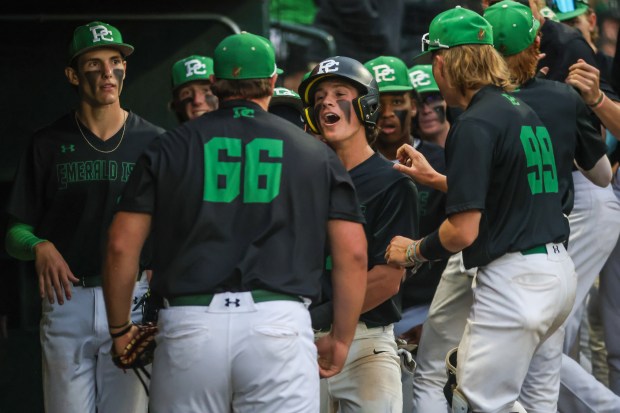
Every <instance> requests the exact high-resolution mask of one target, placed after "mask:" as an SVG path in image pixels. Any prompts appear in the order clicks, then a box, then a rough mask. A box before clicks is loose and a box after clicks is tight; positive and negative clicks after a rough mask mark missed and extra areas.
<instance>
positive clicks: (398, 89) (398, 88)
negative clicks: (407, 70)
mask: <svg viewBox="0 0 620 413" xmlns="http://www.w3.org/2000/svg"><path fill="white" fill-rule="evenodd" d="M412 90H413V86H412V87H407V86H383V87H381V86H379V93H388V92H409V91H412Z"/></svg>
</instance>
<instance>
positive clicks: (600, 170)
mask: <svg viewBox="0 0 620 413" xmlns="http://www.w3.org/2000/svg"><path fill="white" fill-rule="evenodd" d="M577 166H578V167H579V165H577ZM579 170H580V171H581V173H582V174H583V175H584V176H585V177H586V178H588V179H589V180H590V182H592V183H593V184H594V185H598V186H600V187H602V188H604V187H606V186H607V185H609V183H610V182H611V177H612V170H611V164H610V163H609V158H608V157H607V156H606V155H603V156H601V158H600V159H599V160H598V162H597V163H596V164H595V165H594V167H593V168H592V169H589V170H587V171H585V170H583V169H581V168H579Z"/></svg>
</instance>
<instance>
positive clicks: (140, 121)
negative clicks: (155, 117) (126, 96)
mask: <svg viewBox="0 0 620 413" xmlns="http://www.w3.org/2000/svg"><path fill="white" fill-rule="evenodd" d="M127 128H130V130H131V131H132V132H134V133H145V134H149V135H152V134H154V135H155V136H156V135H160V134H162V133H164V132H165V131H166V130H165V129H164V128H162V127H160V126H157V125H155V124H153V123H151V122H149V121H148V120H146V119H144V118H143V117H142V116H140V115H138V114H136V113H134V112H131V111H128V115H127Z"/></svg>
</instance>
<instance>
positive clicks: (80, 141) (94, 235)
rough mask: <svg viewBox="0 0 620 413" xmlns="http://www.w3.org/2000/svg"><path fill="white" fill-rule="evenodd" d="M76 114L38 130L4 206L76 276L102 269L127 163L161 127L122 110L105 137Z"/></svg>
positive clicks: (129, 167)
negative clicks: (123, 116) (122, 117)
mask: <svg viewBox="0 0 620 413" xmlns="http://www.w3.org/2000/svg"><path fill="white" fill-rule="evenodd" d="M76 122H77V119H76V117H75V112H71V113H70V114H67V115H65V116H63V117H61V118H60V119H58V120H57V121H55V122H54V123H52V124H51V125H49V126H47V127H45V128H43V129H41V130H39V131H37V132H36V133H35V134H34V135H33V137H32V139H31V140H30V142H29V144H28V147H27V149H26V151H25V152H24V154H23V156H22V159H21V161H20V163H19V166H18V169H17V173H16V176H15V181H14V183H13V191H12V194H11V198H10V200H9V203H8V206H7V211H8V213H9V214H11V215H12V216H14V217H15V218H16V219H17V220H18V221H20V222H23V223H26V224H28V225H32V226H33V227H34V233H35V235H37V236H38V237H39V238H43V239H47V240H49V241H51V242H52V243H53V244H54V246H55V247H56V248H57V249H58V251H59V252H60V254H61V255H62V256H63V258H64V259H65V261H67V264H68V265H69V268H70V269H71V271H72V272H73V273H74V274H75V275H76V276H78V277H82V276H93V275H100V274H101V264H102V262H103V256H102V252H103V251H104V248H105V238H106V237H107V229H108V226H109V225H110V222H111V220H112V215H113V210H114V206H115V205H116V202H117V200H118V198H119V197H120V195H121V192H122V189H123V187H124V185H125V183H126V182H127V180H128V178H129V175H130V173H131V171H132V169H133V167H134V164H135V162H136V160H137V159H138V157H139V156H140V154H141V153H142V152H143V151H144V149H145V148H146V147H147V146H148V145H149V144H150V143H151V142H152V141H153V139H154V138H155V137H156V136H157V135H158V134H160V133H162V132H163V131H164V130H163V129H161V128H159V127H157V126H155V125H153V124H151V123H149V122H147V121H146V120H144V119H142V118H141V117H139V116H137V115H135V114H134V113H131V112H130V113H129V115H128V117H127V123H126V124H125V126H124V128H121V130H120V131H119V132H118V133H117V134H116V135H114V136H113V137H111V138H110V139H108V140H106V141H102V140H100V139H99V138H97V137H96V136H95V135H93V134H92V132H90V131H89V130H88V128H87V127H86V126H85V125H83V124H81V123H80V125H79V126H80V128H81V129H82V132H83V134H84V135H82V134H81V133H80V130H79V129H78V126H77V123H76Z"/></svg>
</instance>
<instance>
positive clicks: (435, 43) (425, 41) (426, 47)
mask: <svg viewBox="0 0 620 413" xmlns="http://www.w3.org/2000/svg"><path fill="white" fill-rule="evenodd" d="M431 46H433V47H438V48H440V49H449V48H450V46H448V45H445V44H441V42H440V41H439V40H432V41H431V40H429V39H428V33H426V34H425V35H424V36H422V51H423V52H427V51H428V50H429V47H431Z"/></svg>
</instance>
